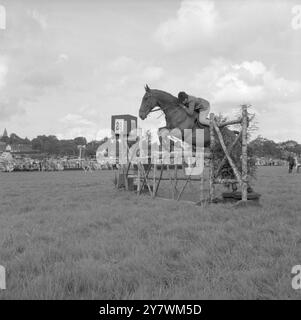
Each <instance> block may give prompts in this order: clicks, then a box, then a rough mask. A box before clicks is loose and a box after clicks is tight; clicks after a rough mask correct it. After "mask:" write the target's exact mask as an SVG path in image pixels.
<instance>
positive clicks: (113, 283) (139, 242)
mask: <svg viewBox="0 0 301 320" xmlns="http://www.w3.org/2000/svg"><path fill="white" fill-rule="evenodd" d="M112 174H113V173H112V172H104V171H102V172H93V173H84V172H45V173H39V172H37V173H11V174H1V176H0V179H1V191H0V196H1V206H0V264H1V265H3V266H5V267H6V270H7V290H5V291H0V299H188V298H189V299H293V298H295V299H300V298H301V290H299V291H296V290H293V289H292V286H291V278H292V275H291V268H292V266H294V265H296V264H301V199H300V194H301V174H299V175H297V174H294V175H288V174H287V169H286V168H273V167H268V168H260V169H259V172H258V180H257V182H256V191H258V192H260V193H262V199H261V204H262V207H248V208H246V209H244V208H241V209H233V207H232V205H231V204H218V205H212V206H210V207H197V206H194V205H192V204H188V203H181V202H175V201H166V200H161V199H156V200H151V199H150V198H149V197H148V196H142V197H140V198H137V196H136V195H135V194H133V193H128V192H120V191H116V190H115V189H114V188H113V187H112V180H113V175H112ZM188 191H189V189H188Z"/></svg>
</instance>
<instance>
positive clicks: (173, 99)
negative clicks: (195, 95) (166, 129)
mask: <svg viewBox="0 0 301 320" xmlns="http://www.w3.org/2000/svg"><path fill="white" fill-rule="evenodd" d="M151 91H152V93H155V94H157V95H160V96H161V97H162V98H163V96H164V98H165V99H166V100H170V101H169V102H170V103H174V104H175V105H178V98H176V97H175V96H173V95H172V94H170V93H168V92H166V91H163V90H158V89H151Z"/></svg>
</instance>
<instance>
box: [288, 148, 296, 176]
mask: <svg viewBox="0 0 301 320" xmlns="http://www.w3.org/2000/svg"><path fill="white" fill-rule="evenodd" d="M287 161H288V173H292V172H293V169H294V166H295V165H296V161H295V158H294V155H293V154H292V153H291V154H290V155H289V156H288V158H287Z"/></svg>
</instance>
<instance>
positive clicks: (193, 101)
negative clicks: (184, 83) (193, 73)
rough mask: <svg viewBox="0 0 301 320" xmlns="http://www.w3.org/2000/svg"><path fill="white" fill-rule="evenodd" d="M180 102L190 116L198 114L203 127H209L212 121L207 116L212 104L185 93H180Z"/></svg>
mask: <svg viewBox="0 0 301 320" xmlns="http://www.w3.org/2000/svg"><path fill="white" fill-rule="evenodd" d="M178 100H179V103H180V106H181V107H183V108H184V110H185V111H186V113H187V114H188V115H190V116H192V115H193V113H194V112H195V111H196V112H198V113H199V122H200V123H201V124H202V125H205V126H209V124H210V121H209V120H208V119H207V116H208V114H209V112H210V103H209V102H208V101H207V100H205V99H202V98H196V97H193V96H190V95H188V94H187V93H186V92H184V91H181V92H179V94H178Z"/></svg>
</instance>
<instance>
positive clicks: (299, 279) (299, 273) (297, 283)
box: [292, 265, 301, 290]
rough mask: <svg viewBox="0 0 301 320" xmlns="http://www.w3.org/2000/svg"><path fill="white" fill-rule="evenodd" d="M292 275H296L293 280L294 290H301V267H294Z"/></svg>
mask: <svg viewBox="0 0 301 320" xmlns="http://www.w3.org/2000/svg"><path fill="white" fill-rule="evenodd" d="M292 274H294V275H295V276H294V277H293V279H292V288H293V289H295V290H298V289H301V265H296V266H293V268H292Z"/></svg>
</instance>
